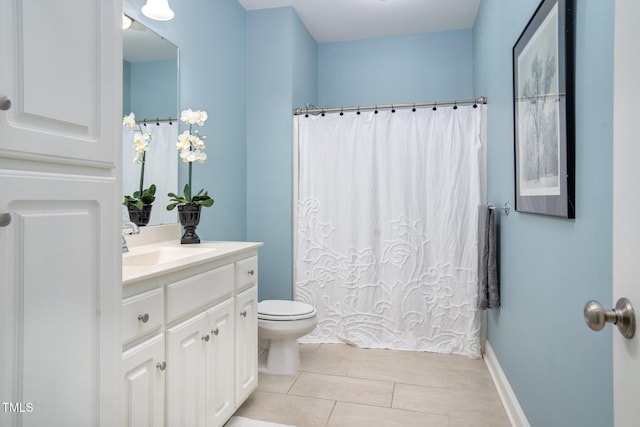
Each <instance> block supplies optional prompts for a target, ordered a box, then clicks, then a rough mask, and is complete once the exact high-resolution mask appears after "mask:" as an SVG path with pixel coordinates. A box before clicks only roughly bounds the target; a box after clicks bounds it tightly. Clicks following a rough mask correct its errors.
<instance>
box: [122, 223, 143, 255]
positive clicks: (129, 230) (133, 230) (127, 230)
mask: <svg viewBox="0 0 640 427" xmlns="http://www.w3.org/2000/svg"><path fill="white" fill-rule="evenodd" d="M125 234H127V235H129V236H132V235H134V234H140V228H138V226H137V225H135V224H134V223H133V222H131V221H126V222H123V223H122V253H126V252H129V247H127V241H126V240H125V239H124V235H125Z"/></svg>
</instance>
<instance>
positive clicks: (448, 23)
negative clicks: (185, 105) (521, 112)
mask: <svg viewBox="0 0 640 427" xmlns="http://www.w3.org/2000/svg"><path fill="white" fill-rule="evenodd" d="M238 1H239V2H240V4H241V5H242V6H243V7H244V8H245V9H246V10H256V9H269V8H274V7H282V6H292V7H293V8H294V9H295V10H296V12H297V13H298V16H299V17H300V19H302V22H304V24H305V26H306V27H307V29H308V30H309V32H310V33H311V35H312V36H313V38H315V40H316V41H317V42H318V43H331V42H340V41H347V40H361V39H370V38H377V37H389V36H397V35H407V34H419V33H430V32H438V31H454V30H461V29H469V28H472V27H473V23H474V22H475V19H476V14H477V13H478V6H479V5H480V0H238Z"/></svg>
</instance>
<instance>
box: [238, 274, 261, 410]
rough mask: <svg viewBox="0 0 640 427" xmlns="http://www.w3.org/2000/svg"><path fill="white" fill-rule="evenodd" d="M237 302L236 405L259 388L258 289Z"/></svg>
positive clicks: (240, 296)
mask: <svg viewBox="0 0 640 427" xmlns="http://www.w3.org/2000/svg"><path fill="white" fill-rule="evenodd" d="M235 300H236V314H235V316H236V405H240V403H241V402H243V401H244V400H245V399H246V398H247V397H248V396H249V395H250V394H251V392H253V390H255V388H256V387H257V386H258V287H257V286H254V287H252V288H249V289H247V290H246V291H244V292H242V293H240V294H238V295H237V296H236V297H235Z"/></svg>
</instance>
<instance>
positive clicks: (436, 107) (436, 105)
mask: <svg viewBox="0 0 640 427" xmlns="http://www.w3.org/2000/svg"><path fill="white" fill-rule="evenodd" d="M437 109H438V101H436V102H434V103H433V111H436V110H437Z"/></svg>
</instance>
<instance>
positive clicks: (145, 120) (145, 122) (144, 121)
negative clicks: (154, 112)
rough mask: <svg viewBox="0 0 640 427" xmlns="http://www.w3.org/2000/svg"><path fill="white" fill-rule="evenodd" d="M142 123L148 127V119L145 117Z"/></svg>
mask: <svg viewBox="0 0 640 427" xmlns="http://www.w3.org/2000/svg"><path fill="white" fill-rule="evenodd" d="M142 124H143V125H144V127H147V119H144V120H143V121H142Z"/></svg>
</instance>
